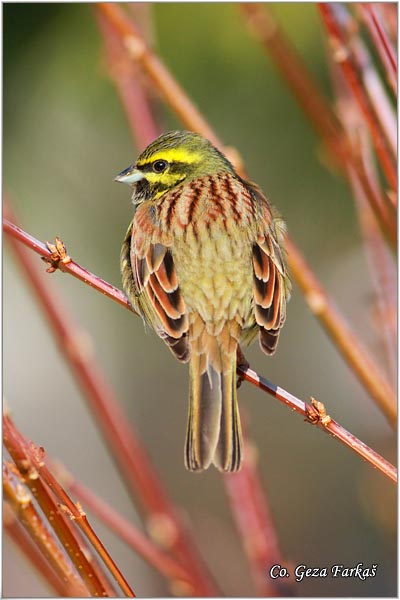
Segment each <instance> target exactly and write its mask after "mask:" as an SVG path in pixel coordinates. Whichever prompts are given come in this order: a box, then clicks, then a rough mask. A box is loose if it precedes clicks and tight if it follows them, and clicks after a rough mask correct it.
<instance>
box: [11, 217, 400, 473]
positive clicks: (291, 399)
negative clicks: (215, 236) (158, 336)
mask: <svg viewBox="0 0 400 600" xmlns="http://www.w3.org/2000/svg"><path fill="white" fill-rule="evenodd" d="M4 231H5V232H6V233H8V234H10V240H12V239H14V238H13V236H15V238H16V239H18V240H19V241H21V242H23V243H24V244H25V245H26V246H28V247H29V248H32V249H33V250H35V252H37V253H38V254H40V255H42V251H41V247H42V244H41V243H40V242H38V240H35V238H33V237H32V236H30V235H27V234H25V235H24V233H25V232H23V230H22V229H20V228H17V227H16V226H15V225H14V224H13V223H11V222H10V221H7V219H6V220H5V223H4ZM33 240H34V241H33ZM13 246H14V248H15V243H14V245H13ZM44 256H45V257H46V258H49V256H50V252H49V251H48V250H47V251H46V252H45V253H44ZM68 264H69V263H68ZM68 264H67V265H64V267H63V270H64V272H66V273H68V272H69V270H68ZM74 265H76V263H74ZM76 266H78V265H76ZM79 268H81V267H79ZM74 272H75V269H74ZM85 272H86V273H87V274H88V276H91V274H90V273H89V271H86V270H85ZM93 277H94V278H95V280H96V282H97V286H96V288H95V289H98V290H99V291H102V292H103V293H104V292H105V291H106V290H107V291H108V287H109V284H106V285H105V288H104V290H103V289H102V287H101V285H100V284H99V281H102V280H100V279H99V278H98V277H96V276H95V275H93ZM85 283H87V284H88V285H90V286H91V287H95V286H93V285H91V283H90V281H85ZM111 287H112V286H111ZM121 294H122V292H121ZM106 295H108V296H109V297H110V298H112V299H113V295H111V294H106ZM116 301H117V302H118V303H119V304H122V302H119V301H118V300H116ZM314 301H315V299H314ZM125 305H126V307H127V308H129V309H130V307H129V305H128V302H127V300H126V301H125ZM71 342H72V340H71V341H70V343H71ZM238 374H239V375H240V376H241V377H242V378H243V379H245V380H246V381H249V382H250V383H252V384H253V385H255V386H256V387H258V388H260V389H262V390H263V391H265V392H267V393H268V394H270V395H272V396H274V397H275V398H277V399H278V400H280V401H281V402H283V403H284V404H286V405H288V406H289V408H291V409H292V410H294V411H296V412H298V413H300V414H302V415H303V416H304V417H306V418H307V420H310V415H314V414H315V411H313V408H312V406H310V405H308V404H305V403H304V402H303V401H302V400H299V399H298V398H296V396H294V395H292V394H290V393H289V392H286V391H285V390H284V389H282V388H281V387H279V386H276V385H274V384H273V383H271V382H269V381H268V380H267V379H264V378H263V377H260V376H259V375H257V373H256V372H255V371H253V370H251V369H250V368H247V369H246V368H245V367H240V366H239V367H238ZM102 385H105V384H104V382H103V383H102ZM317 417H318V415H317ZM317 417H316V418H314V417H313V418H311V422H315V424H316V425H317V426H318V427H319V428H320V429H322V430H323V431H325V432H326V433H330V434H331V435H332V436H333V437H334V438H336V439H337V440H338V441H340V442H341V443H342V444H344V445H345V446H348V447H349V448H350V449H351V450H353V452H355V453H356V454H358V455H360V456H361V457H362V458H364V459H365V460H366V461H368V462H369V463H371V465H373V466H374V467H376V468H377V469H379V470H380V471H381V472H382V473H384V474H385V475H386V476H387V477H389V479H391V480H392V481H396V477H397V475H396V469H395V468H394V467H393V465H391V464H390V463H389V462H387V461H386V460H385V459H384V458H382V457H381V456H380V455H379V454H377V453H376V452H374V451H373V450H372V449H371V448H369V447H368V446H367V445H366V444H364V443H363V442H361V440H359V439H357V438H356V437H355V436H353V435H352V434H351V433H349V432H348V431H346V430H345V429H344V428H343V427H341V426H340V425H339V424H338V423H336V422H335V421H333V420H332V419H330V421H329V422H328V423H326V422H325V421H322V420H320V419H319V418H317ZM121 426H124V429H125V428H126V426H125V425H124V424H123V423H121ZM119 435H121V432H119Z"/></svg>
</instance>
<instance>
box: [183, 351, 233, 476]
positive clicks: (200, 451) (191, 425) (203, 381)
mask: <svg viewBox="0 0 400 600" xmlns="http://www.w3.org/2000/svg"><path fill="white" fill-rule="evenodd" d="M224 362H225V364H227V362H228V361H224ZM204 363H205V356H204V355H197V354H192V357H191V360H190V372H189V373H190V374H189V377H190V391H189V415H188V425H187V434H186V446H185V465H186V468H187V469H189V470H190V471H203V470H204V469H207V468H208V467H209V466H210V464H211V463H213V464H214V465H215V466H216V467H217V468H218V469H219V470H220V471H238V470H239V469H240V466H241V462H242V431H241V426H240V416H239V409H238V405H237V395H236V352H234V353H233V355H232V356H231V357H230V359H229V362H228V367H227V368H226V369H225V372H223V373H221V372H219V371H217V370H216V369H215V368H214V367H213V366H212V365H211V364H210V363H209V364H208V365H207V367H206V368H205V364H204Z"/></svg>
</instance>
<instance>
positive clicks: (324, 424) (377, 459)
mask: <svg viewBox="0 0 400 600" xmlns="http://www.w3.org/2000/svg"><path fill="white" fill-rule="evenodd" d="M238 372H239V374H240V375H241V377H243V379H245V380H246V381H249V382H250V383H252V384H253V385H255V386H256V387H258V388H260V389H261V390H263V391H264V392H267V393H268V394H270V395H271V396H273V397H274V398H277V400H279V401H280V402H282V403H283V404H285V405H286V406H288V407H289V408H291V409H292V410H293V411H295V412H297V413H299V414H301V415H303V416H304V417H306V420H307V421H308V422H311V423H313V424H314V425H317V427H319V428H320V429H322V431H325V433H329V434H330V435H331V436H332V437H334V438H336V439H337V440H338V441H339V442H341V443H342V444H344V445H345V446H347V447H348V448H350V449H351V450H352V451H353V452H355V453H356V454H358V455H359V456H361V457H362V458H363V459H364V460H366V461H367V462H369V463H370V464H371V465H372V466H373V467H375V468H376V469H378V470H379V471H381V473H383V474H384V475H386V477H388V478H389V479H391V480H392V481H394V482H397V470H396V468H395V467H394V466H393V465H392V464H391V463H389V462H388V461H387V460H385V459H384V458H383V457H382V456H380V454H378V453H377V452H375V451H374V450H372V449H371V448H369V447H368V446H367V445H366V444H364V442H362V441H361V440H359V439H358V438H356V437H355V436H354V435H353V434H352V433H350V432H349V431H346V429H344V428H343V427H342V426H341V425H339V423H337V422H336V421H334V420H333V419H331V418H330V417H328V418H327V419H326V420H324V419H325V415H323V410H322V411H320V412H321V415H319V413H318V411H317V414H315V410H314V408H313V406H312V404H311V405H310V404H306V403H305V402H303V401H302V400H300V399H299V398H297V397H296V396H294V395H293V394H290V393H289V392H287V391H286V390H284V389H283V388H281V387H279V386H277V385H275V384H274V383H271V382H270V381H268V379H265V378H264V377H260V376H259V375H257V373H256V372H255V371H253V370H252V369H250V368H248V369H246V368H244V367H238Z"/></svg>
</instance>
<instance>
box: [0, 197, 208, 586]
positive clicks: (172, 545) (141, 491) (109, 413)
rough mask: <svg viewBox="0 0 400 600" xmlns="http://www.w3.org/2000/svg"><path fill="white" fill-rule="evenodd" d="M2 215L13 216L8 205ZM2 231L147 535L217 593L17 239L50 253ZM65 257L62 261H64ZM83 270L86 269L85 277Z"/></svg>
mask: <svg viewBox="0 0 400 600" xmlns="http://www.w3.org/2000/svg"><path fill="white" fill-rule="evenodd" d="M6 213H7V214H11V209H10V206H9V204H8V205H7V208H6ZM5 231H7V232H8V233H11V234H12V235H11V237H10V242H11V245H12V248H13V251H14V253H15V255H16V256H17V258H18V261H19V264H20V266H21V268H22V269H23V271H24V273H25V275H26V278H27V280H28V281H29V282H30V284H31V286H32V288H33V290H34V291H35V293H36V295H37V297H38V298H39V300H40V303H41V305H42V307H43V308H44V310H45V312H46V315H47V317H48V319H49V322H50V324H51V327H52V331H53V333H54V335H55V336H56V339H57V341H58V343H59V348H60V350H61V352H62V354H63V356H64V357H65V358H66V360H67V362H68V364H69V365H70V366H71V368H72V369H73V372H74V373H75V375H76V377H77V380H78V382H79V383H80V385H81V387H82V388H83V390H84V392H85V398H86V399H87V400H88V401H89V405H90V408H91V409H92V412H93V414H94V416H95V418H96V420H97V422H98V423H99V425H100V427H101V431H102V433H103V435H104V437H105V439H106V441H107V443H108V446H109V448H110V450H111V452H112V455H113V456H114V458H115V460H116V464H117V467H118V468H119V469H121V471H122V474H123V476H124V482H125V483H127V484H128V486H129V491H130V493H131V494H132V497H135V495H136V494H138V495H139V498H140V500H141V502H142V506H143V507H144V509H145V510H146V513H147V527H148V530H149V532H150V534H151V535H152V536H153V537H154V539H155V540H156V541H157V543H159V544H160V545H162V546H163V547H164V548H167V549H169V550H170V551H175V552H176V556H177V558H178V560H180V561H181V562H182V563H183V564H184V565H185V566H186V568H187V570H188V571H189V572H190V573H191V577H192V582H193V583H194V585H195V592H194V593H196V594H198V595H204V596H206V595H211V596H212V595H215V594H216V586H215V585H214V584H213V580H212V577H211V575H209V574H208V573H207V571H206V568H205V566H204V565H203V562H202V560H201V558H200V556H199V555H198V553H197V550H196V548H195V546H194V543H193V541H192V540H191V538H190V537H189V534H188V533H187V532H186V530H185V528H184V526H183V524H182V522H181V520H180V518H179V517H178V515H177V511H176V510H175V508H174V507H173V504H172V503H171V501H170V500H169V498H168V495H167V492H166V490H165V489H164V488H163V485H162V483H161V480H160V478H159V477H158V475H157V474H156V472H155V470H154V468H153V466H152V464H151V463H150V460H149V458H148V456H147V454H146V451H145V449H144V447H143V446H142V443H141V441H140V440H139V437H138V435H137V433H136V432H135V431H134V429H133V426H132V424H131V423H129V421H128V419H127V418H126V416H125V415H124V414H123V411H122V410H121V408H120V405H119V403H118V400H117V398H116V395H115V393H114V391H113V390H112V388H111V387H110V385H109V383H108V381H107V380H106V378H105V376H104V374H103V373H102V371H101V370H100V368H99V367H98V366H97V364H96V360H95V357H94V356H93V355H92V353H91V352H90V351H89V348H87V347H86V348H82V344H81V339H82V334H80V332H78V331H77V328H76V326H75V325H74V324H72V322H71V320H70V318H69V315H68V314H67V311H66V310H65V308H63V307H62V303H61V301H60V300H59V299H57V298H56V295H55V293H54V291H53V292H50V290H49V289H48V287H47V285H45V282H44V280H43V277H41V276H40V275H39V273H38V272H37V269H36V265H35V264H34V263H33V262H32V259H31V256H30V255H29V254H28V253H27V252H26V251H24V249H23V248H22V247H21V245H20V244H19V243H17V242H16V240H19V241H22V242H23V243H24V244H25V245H27V246H28V247H30V248H32V249H33V250H35V252H37V253H38V254H39V255H41V256H42V252H43V251H44V252H43V256H44V257H45V258H46V259H47V260H48V261H51V260H53V261H54V258H53V259H52V256H53V255H52V253H51V252H50V251H49V250H48V249H47V248H46V247H45V246H44V245H43V244H42V243H41V242H38V240H35V239H34V238H32V237H31V236H29V235H27V234H25V232H23V230H22V229H20V228H19V227H16V226H15V225H13V224H12V223H10V222H9V221H7V223H6V229H5ZM14 236H15V237H14ZM63 260H64V261H65V259H63ZM63 260H58V261H57V263H54V265H56V266H60V268H61V269H62V270H63V271H64V272H65V273H70V274H72V275H74V276H75V277H78V279H80V280H81V281H83V282H84V283H86V284H87V285H89V286H90V287H93V288H94V289H96V290H98V291H100V292H101V293H103V294H105V295H106V296H107V297H109V298H111V299H112V300H114V301H116V302H117V303H118V304H122V305H123V306H125V308H128V309H129V310H132V309H131V306H130V305H129V303H128V301H127V299H126V297H125V296H124V294H123V293H122V292H121V291H120V290H117V289H116V288H114V287H113V286H110V284H108V283H106V282H104V281H103V280H102V279H100V278H98V277H97V276H96V275H93V274H92V273H89V272H88V271H86V269H82V267H80V266H79V265H77V264H76V263H74V262H73V261H72V260H70V259H68V260H67V261H66V262H63ZM82 273H84V276H83V277H82Z"/></svg>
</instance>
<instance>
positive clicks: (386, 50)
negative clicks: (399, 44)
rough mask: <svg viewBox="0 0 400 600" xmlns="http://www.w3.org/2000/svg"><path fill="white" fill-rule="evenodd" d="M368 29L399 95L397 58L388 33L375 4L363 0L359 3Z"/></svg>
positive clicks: (389, 78)
mask: <svg viewBox="0 0 400 600" xmlns="http://www.w3.org/2000/svg"><path fill="white" fill-rule="evenodd" d="M359 6H360V8H361V12H362V15H363V17H364V21H365V24H366V26H367V27H368V31H369V32H370V34H371V37H372V39H373V41H374V44H375V47H376V49H377V52H378V54H379V56H380V59H381V61H382V64H383V66H384V68H385V70H386V74H387V79H388V82H389V85H390V86H391V88H392V90H393V91H394V93H395V94H396V95H397V58H396V54H395V51H394V49H393V46H392V44H391V42H390V40H389V38H388V35H387V33H386V31H385V29H384V27H383V25H382V22H381V19H380V16H379V15H378V13H377V12H376V10H375V7H374V5H373V4H368V3H366V2H361V3H360V4H359Z"/></svg>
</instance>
